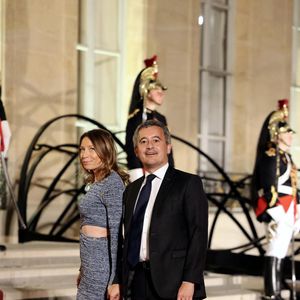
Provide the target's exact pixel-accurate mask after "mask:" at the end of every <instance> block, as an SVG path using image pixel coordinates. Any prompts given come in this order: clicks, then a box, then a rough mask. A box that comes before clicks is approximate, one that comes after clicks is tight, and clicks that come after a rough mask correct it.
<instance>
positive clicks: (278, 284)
mask: <svg viewBox="0 0 300 300" xmlns="http://www.w3.org/2000/svg"><path fill="white" fill-rule="evenodd" d="M282 266H283V259H281V258H276V295H277V298H276V299H279V300H281V299H283V298H282V297H281V283H282V269H283V268H282Z"/></svg>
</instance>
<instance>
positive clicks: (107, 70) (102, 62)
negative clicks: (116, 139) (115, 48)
mask: <svg viewBox="0 0 300 300" xmlns="http://www.w3.org/2000/svg"><path fill="white" fill-rule="evenodd" d="M117 74H118V61H117V58H116V57H111V56H105V55H96V56H95V100H94V101H95V104H94V107H95V117H96V119H97V120H98V121H101V123H103V124H106V125H115V124H117V93H118V91H117V88H116V83H117V82H118V78H117Z"/></svg>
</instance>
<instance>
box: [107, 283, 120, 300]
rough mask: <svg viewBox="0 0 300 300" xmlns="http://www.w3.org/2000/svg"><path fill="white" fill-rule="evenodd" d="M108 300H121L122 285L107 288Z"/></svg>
mask: <svg viewBox="0 0 300 300" xmlns="http://www.w3.org/2000/svg"><path fill="white" fill-rule="evenodd" d="M107 299H109V300H119V299H120V285H119V284H111V285H109V286H108V288H107Z"/></svg>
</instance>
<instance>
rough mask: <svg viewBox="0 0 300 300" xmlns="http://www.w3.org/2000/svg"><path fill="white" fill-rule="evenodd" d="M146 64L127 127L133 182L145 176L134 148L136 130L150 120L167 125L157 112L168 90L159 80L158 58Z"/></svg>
mask: <svg viewBox="0 0 300 300" xmlns="http://www.w3.org/2000/svg"><path fill="white" fill-rule="evenodd" d="M144 63H145V66H146V67H145V68H144V69H143V70H142V71H141V72H140V73H139V74H138V76H137V78H136V80H135V83H134V86H133V91H132V96H131V104H130V108H129V116H128V121H127V126H126V142H125V149H126V154H127V167H128V170H129V173H130V180H131V181H134V180H136V179H137V178H139V177H141V176H143V169H142V165H141V163H140V161H139V159H138V158H137V157H136V155H135V152H134V147H133V141H132V138H133V134H134V131H135V129H136V128H137V127H138V125H140V124H141V123H142V122H145V121H146V120H150V119H156V120H158V121H160V122H162V123H163V124H164V125H167V120H166V117H165V116H163V115H162V114H160V113H159V112H158V111H157V110H156V108H157V107H158V106H160V105H162V103H163V100H164V97H165V90H166V89H167V88H166V87H165V86H164V85H163V84H162V83H161V82H160V81H159V79H158V65H157V56H156V55H154V56H153V57H152V58H150V59H146V60H145V61H144ZM169 163H170V165H171V166H174V160H173V155H172V153H171V154H170V155H169Z"/></svg>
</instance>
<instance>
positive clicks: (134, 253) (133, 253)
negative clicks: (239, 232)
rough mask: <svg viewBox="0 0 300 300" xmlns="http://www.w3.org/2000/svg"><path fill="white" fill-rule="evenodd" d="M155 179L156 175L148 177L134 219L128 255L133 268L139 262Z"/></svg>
mask: <svg viewBox="0 0 300 300" xmlns="http://www.w3.org/2000/svg"><path fill="white" fill-rule="evenodd" d="M155 177H156V176H155V175H154V174H149V175H148V176H147V178H146V184H145V185H144V186H143V188H142V189H141V192H140V195H139V198H138V201H137V204H136V207H135V211H134V215H133V217H132V221H131V227H130V234H129V244H128V255H127V259H128V262H129V264H130V266H131V267H132V268H134V267H135V266H136V265H137V263H138V262H139V258H140V247H141V237H142V230H143V223H144V215H145V211H146V207H147V204H148V201H149V197H150V193H151V184H152V180H153V179H154V178H155Z"/></svg>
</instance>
